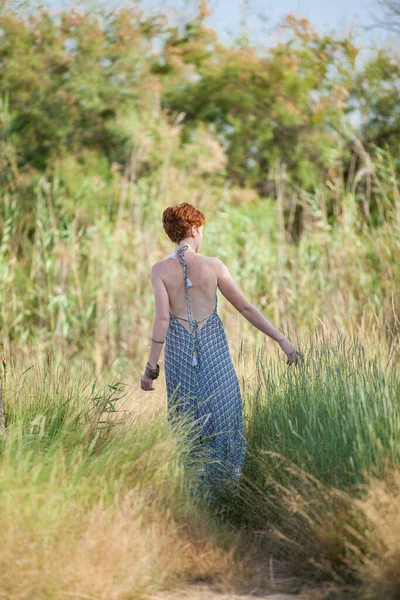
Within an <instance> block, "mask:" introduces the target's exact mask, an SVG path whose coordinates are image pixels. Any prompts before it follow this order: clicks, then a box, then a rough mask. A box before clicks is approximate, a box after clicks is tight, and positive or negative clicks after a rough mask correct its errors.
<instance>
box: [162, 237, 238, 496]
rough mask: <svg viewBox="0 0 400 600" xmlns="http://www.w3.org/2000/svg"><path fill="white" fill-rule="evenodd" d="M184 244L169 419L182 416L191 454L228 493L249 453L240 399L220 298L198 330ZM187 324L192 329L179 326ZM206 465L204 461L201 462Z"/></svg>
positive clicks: (167, 359) (170, 341) (173, 326)
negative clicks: (182, 309)
mask: <svg viewBox="0 0 400 600" xmlns="http://www.w3.org/2000/svg"><path fill="white" fill-rule="evenodd" d="M187 248H188V246H183V247H181V248H179V249H178V250H177V251H175V252H174V253H173V254H171V258H177V259H179V261H180V263H181V264H182V266H183V277H184V282H185V295H186V308H187V316H188V318H187V319H182V318H181V317H177V316H175V315H172V314H171V313H170V323H169V329H168V332H167V336H166V340H165V348H164V372H165V379H166V388H167V397H168V419H169V421H170V422H173V421H174V420H175V419H176V418H178V419H179V416H180V415H182V414H184V415H185V416H186V417H187V418H188V421H189V423H191V424H192V425H193V427H192V425H191V426H190V428H189V429H190V432H191V433H190V435H189V437H191V439H192V443H193V448H194V451H193V454H194V455H195V456H201V457H204V462H203V465H202V475H203V481H204V482H205V483H206V484H211V485H216V486H217V488H218V489H220V490H223V489H224V482H226V481H227V480H236V479H238V478H239V476H240V474H241V471H242V467H243V462H244V459H245V454H246V437H245V431H244V424H243V413H242V398H241V391H240V385H239V381H238V377H237V374H236V371H235V367H234V364H233V361H232V358H231V355H230V352H229V347H228V340H227V337H226V334H225V330H224V326H223V323H222V321H221V319H220V317H219V315H218V313H217V302H218V298H217V294H216V295H215V307H214V311H213V312H212V314H211V315H209V316H208V317H207V318H206V319H202V321H206V322H205V324H204V325H203V326H202V327H201V328H200V329H199V327H198V324H199V323H200V321H196V320H195V319H193V316H192V309H191V302H190V293H189V289H190V287H192V285H193V284H192V283H191V281H190V279H189V276H188V267H187V263H186V258H185V250H186V249H187ZM179 320H185V321H188V322H189V331H188V330H187V329H186V328H185V327H184V326H183V325H182V324H181V323H180V322H179ZM200 462H202V460H201V461H200Z"/></svg>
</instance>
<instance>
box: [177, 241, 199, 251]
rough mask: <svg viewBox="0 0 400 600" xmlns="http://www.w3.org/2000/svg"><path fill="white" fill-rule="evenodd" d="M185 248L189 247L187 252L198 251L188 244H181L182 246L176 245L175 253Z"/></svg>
mask: <svg viewBox="0 0 400 600" xmlns="http://www.w3.org/2000/svg"><path fill="white" fill-rule="evenodd" d="M184 246H188V248H187V250H189V252H196V250H195V249H194V248H193V247H192V246H191V245H190V244H189V243H188V242H181V243H180V244H176V246H175V252H176V251H177V250H179V249H180V248H183V247H184Z"/></svg>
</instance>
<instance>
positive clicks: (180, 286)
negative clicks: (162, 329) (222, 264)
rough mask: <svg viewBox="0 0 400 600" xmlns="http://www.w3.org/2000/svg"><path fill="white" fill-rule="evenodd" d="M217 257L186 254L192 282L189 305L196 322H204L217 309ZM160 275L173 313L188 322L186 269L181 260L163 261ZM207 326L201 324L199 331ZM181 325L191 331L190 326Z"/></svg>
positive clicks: (187, 324) (193, 253)
mask: <svg viewBox="0 0 400 600" xmlns="http://www.w3.org/2000/svg"><path fill="white" fill-rule="evenodd" d="M216 260H217V259H215V258H212V257H208V256H202V255H201V254H197V253H195V252H186V263H187V266H188V276H189V279H190V281H191V282H192V287H191V288H190V302H191V307H192V314H193V319H195V320H196V321H202V320H204V319H206V318H207V317H208V316H209V315H211V314H212V312H213V311H214V308H215V300H216V293H217V283H218V278H217V264H216ZM159 265H160V266H161V265H162V269H160V276H161V278H162V280H163V282H164V285H165V287H166V289H167V292H168V297H169V306H170V313H171V314H172V315H174V316H176V317H181V318H182V319H187V318H188V314H187V309H186V296H185V285H184V275H183V266H182V263H181V262H180V261H179V258H178V257H176V258H171V257H169V258H166V259H165V260H163V261H160V263H159ZM203 324H205V323H204V321H203V323H199V329H200V328H201V326H202V325H203ZM182 325H184V327H186V329H188V330H189V323H186V322H183V323H182Z"/></svg>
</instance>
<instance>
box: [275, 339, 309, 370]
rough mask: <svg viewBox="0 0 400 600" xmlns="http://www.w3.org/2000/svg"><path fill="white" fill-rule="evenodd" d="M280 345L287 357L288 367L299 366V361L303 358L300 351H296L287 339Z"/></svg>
mask: <svg viewBox="0 0 400 600" xmlns="http://www.w3.org/2000/svg"><path fill="white" fill-rule="evenodd" d="M279 345H280V347H281V348H282V350H283V351H284V353H285V354H286V356H287V361H286V364H287V365H291V364H292V363H294V364H295V365H297V363H298V361H299V359H300V358H301V359H302V358H303V355H302V354H301V353H300V352H299V351H298V350H296V348H295V347H294V346H292V344H291V343H290V342H289V340H286V339H285V340H283V342H280V344H279Z"/></svg>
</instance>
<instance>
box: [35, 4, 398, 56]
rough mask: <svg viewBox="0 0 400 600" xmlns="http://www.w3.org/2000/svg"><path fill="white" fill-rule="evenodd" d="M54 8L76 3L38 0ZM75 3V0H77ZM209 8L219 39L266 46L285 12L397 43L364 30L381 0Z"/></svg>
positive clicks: (374, 41) (325, 27) (369, 39)
mask: <svg viewBox="0 0 400 600" xmlns="http://www.w3.org/2000/svg"><path fill="white" fill-rule="evenodd" d="M42 3H43V4H45V5H47V6H49V5H50V6H52V7H54V8H58V7H61V6H63V7H67V6H71V4H76V3H77V2H76V0H75V2H74V1H73V0H47V1H46V0H42ZM97 3H98V4H105V5H106V6H107V7H109V8H110V9H111V8H112V7H115V6H118V5H119V6H123V4H124V0H106V1H105V0H103V2H102V1H101V0H99V1H98V2H97ZM78 4H79V0H78ZM139 4H140V5H141V6H142V7H143V8H144V9H147V10H149V11H150V12H153V11H157V9H161V10H162V11H163V12H165V11H168V12H169V13H170V14H171V15H175V17H176V18H177V19H180V18H183V15H185V14H187V15H190V14H193V12H194V10H195V9H196V6H197V4H198V0H139ZM208 5H209V7H210V9H211V11H212V15H211V17H209V18H208V20H207V23H208V24H209V25H210V26H211V27H213V28H215V29H217V31H218V33H219V34H220V36H221V40H222V41H225V42H227V43H229V40H232V38H233V37H235V35H236V36H237V35H238V34H239V33H240V32H244V33H248V34H249V35H250V37H251V39H253V40H254V39H257V40H258V41H260V42H262V43H264V44H266V45H270V44H272V43H273V42H274V40H275V36H276V26H277V25H278V24H279V22H280V21H281V20H282V18H283V17H284V15H286V14H289V13H291V14H295V15H297V16H299V17H307V18H308V19H309V20H310V21H311V23H312V25H313V26H314V27H315V28H316V29H317V30H318V31H320V32H322V31H331V32H332V31H333V32H336V33H342V32H346V31H348V30H349V29H351V28H352V29H353V31H354V34H355V36H356V38H357V41H358V42H359V43H360V44H361V45H362V46H370V45H382V44H386V43H390V42H392V43H395V44H399V42H400V40H399V38H398V37H397V38H396V37H395V36H394V35H393V34H392V35H390V34H389V33H388V32H387V31H385V30H383V29H374V30H373V31H367V30H366V29H365V26H367V25H371V24H372V22H373V17H374V16H375V17H377V18H380V19H382V18H383V17H384V16H385V12H384V8H383V7H382V0H331V1H330V2H329V1H327V0H208Z"/></svg>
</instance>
